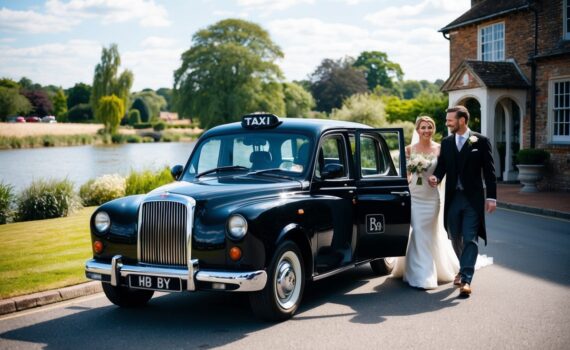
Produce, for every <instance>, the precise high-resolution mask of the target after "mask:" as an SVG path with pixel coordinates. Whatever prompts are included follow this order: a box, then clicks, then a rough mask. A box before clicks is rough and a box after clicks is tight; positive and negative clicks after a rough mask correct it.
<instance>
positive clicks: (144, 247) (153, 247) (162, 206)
mask: <svg viewBox="0 0 570 350" xmlns="http://www.w3.org/2000/svg"><path fill="white" fill-rule="evenodd" d="M187 210H189V209H188V207H187V206H186V205H184V204H183V203H179V202H172V201H152V202H146V203H143V206H142V214H141V222H140V233H139V239H140V241H139V244H140V251H139V254H140V256H139V259H140V262H143V263H150V264H158V265H181V266H186V265H187V261H188V258H187V256H188V252H187V246H188V245H187V243H186V239H187V238H186V237H187V234H188V232H187V231H188V222H187V220H188V213H187Z"/></svg>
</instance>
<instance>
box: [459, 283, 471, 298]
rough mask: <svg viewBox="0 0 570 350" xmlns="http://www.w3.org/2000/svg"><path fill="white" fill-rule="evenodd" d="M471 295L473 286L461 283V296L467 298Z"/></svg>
mask: <svg viewBox="0 0 570 350" xmlns="http://www.w3.org/2000/svg"><path fill="white" fill-rule="evenodd" d="M470 294H471V286H470V285H469V283H461V287H459V295H460V296H463V297H467V296H469V295H470Z"/></svg>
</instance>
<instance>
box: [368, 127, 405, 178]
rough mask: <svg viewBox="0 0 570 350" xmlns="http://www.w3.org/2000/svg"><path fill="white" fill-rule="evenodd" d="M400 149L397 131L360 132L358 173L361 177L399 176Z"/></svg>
mask: <svg viewBox="0 0 570 350" xmlns="http://www.w3.org/2000/svg"><path fill="white" fill-rule="evenodd" d="M399 164H400V149H399V138H398V133H397V132H383V133H382V134H380V133H376V132H370V133H362V134H360V174H361V176H362V177H371V176H399V175H400V165H399Z"/></svg>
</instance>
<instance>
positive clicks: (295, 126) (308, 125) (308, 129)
mask: <svg viewBox="0 0 570 350" xmlns="http://www.w3.org/2000/svg"><path fill="white" fill-rule="evenodd" d="M279 120H280V121H281V124H279V125H278V126H276V127H273V128H267V129H258V130H251V129H244V128H243V127H242V125H241V122H236V123H229V124H224V125H219V126H216V127H214V128H212V129H210V130H208V131H207V132H206V133H204V136H214V135H224V134H234V133H244V132H247V133H257V132H264V131H273V130H277V131H279V132H280V133H289V132H290V133H295V132H298V133H304V134H306V133H310V134H313V135H314V136H317V137H318V136H319V135H321V134H322V133H323V132H325V131H329V130H339V129H349V130H354V129H370V128H371V127H370V126H368V125H365V124H360V123H353V122H347V121H342V120H331V119H308V118H280V119H279Z"/></svg>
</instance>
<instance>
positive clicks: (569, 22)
mask: <svg viewBox="0 0 570 350" xmlns="http://www.w3.org/2000/svg"><path fill="white" fill-rule="evenodd" d="M562 12H563V16H562V18H564V39H566V40H570V0H564V5H563V7H562Z"/></svg>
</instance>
